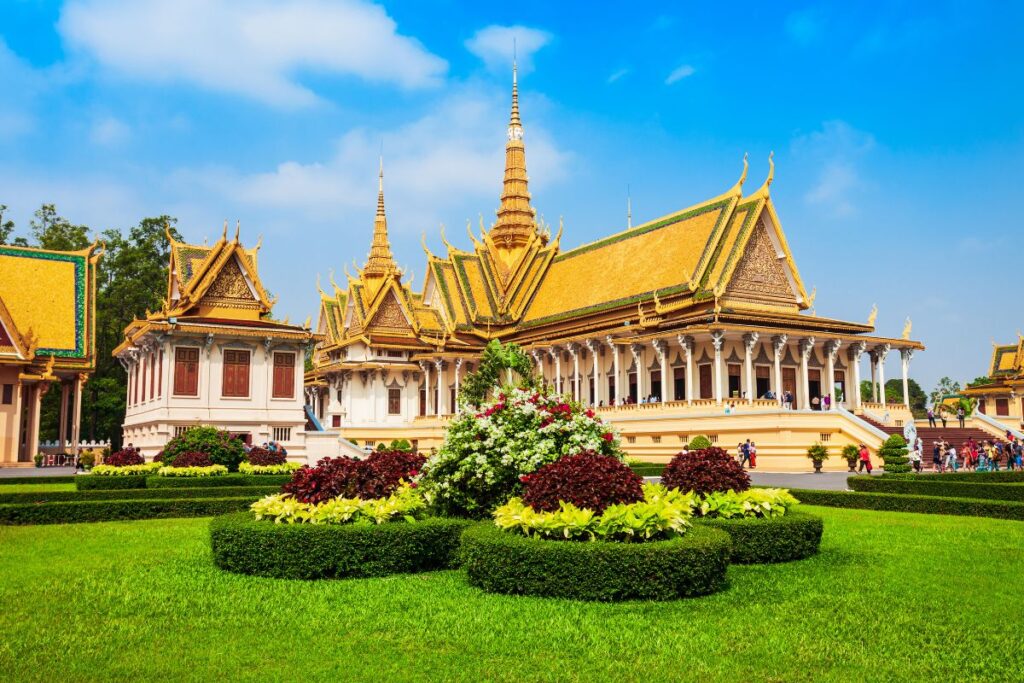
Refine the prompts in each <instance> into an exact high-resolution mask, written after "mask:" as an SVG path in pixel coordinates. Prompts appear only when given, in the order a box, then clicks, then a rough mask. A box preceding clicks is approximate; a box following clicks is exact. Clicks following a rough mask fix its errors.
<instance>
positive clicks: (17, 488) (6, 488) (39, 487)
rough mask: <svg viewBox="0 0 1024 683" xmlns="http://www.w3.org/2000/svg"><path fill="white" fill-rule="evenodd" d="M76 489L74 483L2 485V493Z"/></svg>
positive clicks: (50, 491) (0, 490)
mask: <svg viewBox="0 0 1024 683" xmlns="http://www.w3.org/2000/svg"><path fill="white" fill-rule="evenodd" d="M74 490H75V485H74V484H5V485H3V486H0V493H52V492H54V491H74Z"/></svg>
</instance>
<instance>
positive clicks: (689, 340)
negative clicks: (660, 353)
mask: <svg viewBox="0 0 1024 683" xmlns="http://www.w3.org/2000/svg"><path fill="white" fill-rule="evenodd" d="M676 341H678V342H679V345H680V346H681V347H683V351H685V352H686V355H688V356H689V355H690V354H692V353H693V345H694V339H693V337H692V336H690V335H688V334H677V335H676Z"/></svg>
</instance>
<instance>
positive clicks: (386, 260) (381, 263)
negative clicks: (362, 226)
mask: <svg viewBox="0 0 1024 683" xmlns="http://www.w3.org/2000/svg"><path fill="white" fill-rule="evenodd" d="M395 270H396V268H395V261H394V258H392V256H391V243H390V242H389V241H388V219H387V216H386V215H385V213H384V157H381V159H380V174H379V175H378V177H377V215H376V216H375V217H374V219H373V242H371V244H370V255H369V257H368V258H367V260H366V267H365V268H363V275H364V276H366V277H383V276H385V275H388V274H389V273H392V272H394V271H395Z"/></svg>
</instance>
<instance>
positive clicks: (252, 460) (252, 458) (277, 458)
mask: <svg viewBox="0 0 1024 683" xmlns="http://www.w3.org/2000/svg"><path fill="white" fill-rule="evenodd" d="M246 459H247V460H248V461H249V464H251V465H283V464H285V462H287V461H288V458H287V456H286V455H285V454H284V453H282V452H281V451H272V450H269V449H267V448H260V447H259V446H255V447H253V448H251V449H250V450H249V453H248V455H247V456H246ZM239 471H241V466H239Z"/></svg>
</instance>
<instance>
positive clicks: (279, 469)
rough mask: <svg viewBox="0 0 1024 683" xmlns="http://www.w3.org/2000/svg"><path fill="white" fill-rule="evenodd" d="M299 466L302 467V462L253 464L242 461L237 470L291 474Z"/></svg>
mask: <svg viewBox="0 0 1024 683" xmlns="http://www.w3.org/2000/svg"><path fill="white" fill-rule="evenodd" d="M300 467H302V463H298V462H286V463H282V464H280V465H253V464H252V463H248V462H243V463H242V464H241V465H239V466H238V471H239V472H240V473H242V474H291V473H292V472H294V471H295V470H297V469H299V468H300Z"/></svg>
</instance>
